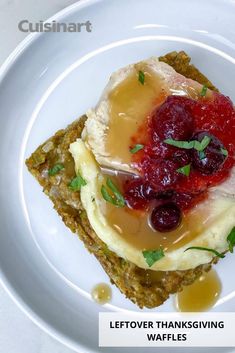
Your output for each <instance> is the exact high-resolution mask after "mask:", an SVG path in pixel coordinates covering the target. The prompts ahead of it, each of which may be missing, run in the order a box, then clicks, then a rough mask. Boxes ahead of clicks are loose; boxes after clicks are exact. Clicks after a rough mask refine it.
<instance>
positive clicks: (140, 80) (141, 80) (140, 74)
mask: <svg viewBox="0 0 235 353" xmlns="http://www.w3.org/2000/svg"><path fill="white" fill-rule="evenodd" d="M144 81H145V74H144V72H143V71H141V70H140V71H139V82H140V83H141V84H142V85H143V84H144Z"/></svg>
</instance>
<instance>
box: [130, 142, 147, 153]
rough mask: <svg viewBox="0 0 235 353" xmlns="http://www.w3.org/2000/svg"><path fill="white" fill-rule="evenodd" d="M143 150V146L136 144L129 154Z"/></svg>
mask: <svg viewBox="0 0 235 353" xmlns="http://www.w3.org/2000/svg"><path fill="white" fill-rule="evenodd" d="M143 148H144V145H141V144H139V143H137V144H136V145H135V146H134V147H133V148H132V149H130V152H131V153H132V154H134V153H136V152H138V151H140V150H142V149H143Z"/></svg>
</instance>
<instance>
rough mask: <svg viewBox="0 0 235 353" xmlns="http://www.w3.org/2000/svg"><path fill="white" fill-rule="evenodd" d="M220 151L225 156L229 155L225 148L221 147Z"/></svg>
mask: <svg viewBox="0 0 235 353" xmlns="http://www.w3.org/2000/svg"><path fill="white" fill-rule="evenodd" d="M220 151H221V153H222V154H223V155H224V156H225V157H228V151H227V150H226V149H225V148H221V149H220Z"/></svg>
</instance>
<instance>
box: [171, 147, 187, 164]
mask: <svg viewBox="0 0 235 353" xmlns="http://www.w3.org/2000/svg"><path fill="white" fill-rule="evenodd" d="M172 159H173V160H174V161H175V162H176V163H178V164H179V166H180V167H183V166H185V165H187V164H189V163H191V154H190V151H187V150H183V149H178V150H177V151H175V152H174V154H173V156H172Z"/></svg>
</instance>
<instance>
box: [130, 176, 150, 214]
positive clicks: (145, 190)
mask: <svg viewBox="0 0 235 353" xmlns="http://www.w3.org/2000/svg"><path fill="white" fill-rule="evenodd" d="M124 194H125V200H126V202H127V204H128V206H129V207H131V208H134V209H144V208H146V207H147V205H148V203H149V201H151V200H153V199H154V198H155V196H156V192H155V191H154V190H153V188H152V187H151V186H150V185H149V184H148V183H147V182H146V181H145V180H143V179H142V178H138V179H130V180H127V181H126V183H125V185H124Z"/></svg>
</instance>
